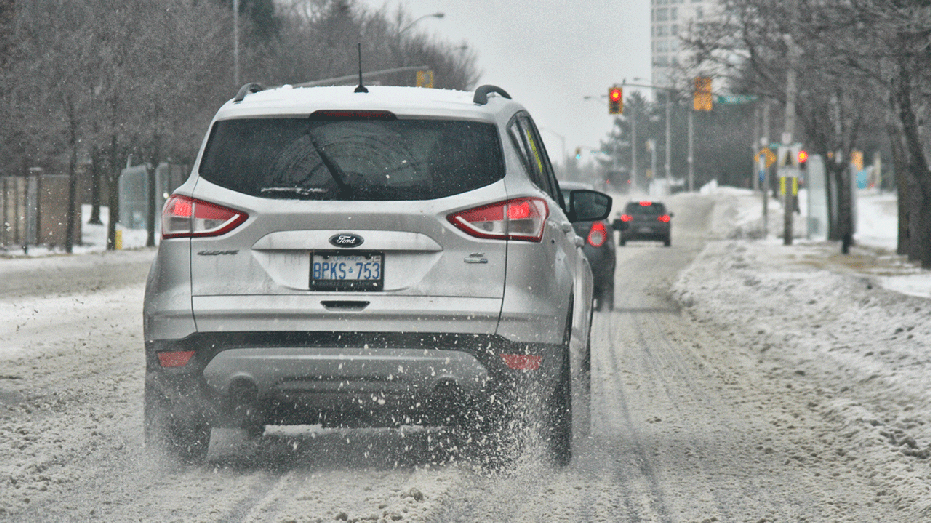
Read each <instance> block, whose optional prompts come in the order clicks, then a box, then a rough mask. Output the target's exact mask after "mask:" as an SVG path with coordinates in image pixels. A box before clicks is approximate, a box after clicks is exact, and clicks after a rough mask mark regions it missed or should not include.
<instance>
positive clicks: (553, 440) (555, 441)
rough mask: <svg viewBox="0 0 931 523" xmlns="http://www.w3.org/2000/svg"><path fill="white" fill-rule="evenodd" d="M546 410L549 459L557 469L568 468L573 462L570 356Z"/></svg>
mask: <svg viewBox="0 0 931 523" xmlns="http://www.w3.org/2000/svg"><path fill="white" fill-rule="evenodd" d="M546 410H547V417H548V420H549V423H548V424H547V432H548V434H546V436H547V450H548V451H549V458H550V459H551V460H552V462H553V464H554V465H556V466H557V467H565V466H568V465H569V463H570V462H571V461H572V387H571V372H570V369H569V358H568V354H567V355H566V358H565V361H564V362H563V370H562V372H561V374H560V378H559V383H558V384H557V385H556V389H555V390H554V391H553V394H552V396H550V399H549V401H548V402H547V409H546Z"/></svg>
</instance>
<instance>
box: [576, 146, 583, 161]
mask: <svg viewBox="0 0 931 523" xmlns="http://www.w3.org/2000/svg"><path fill="white" fill-rule="evenodd" d="M575 159H576V160H581V159H582V148H581V147H576V148H575Z"/></svg>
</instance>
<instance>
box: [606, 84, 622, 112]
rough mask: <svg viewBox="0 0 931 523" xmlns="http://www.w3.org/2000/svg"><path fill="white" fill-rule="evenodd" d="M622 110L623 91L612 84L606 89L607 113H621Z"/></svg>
mask: <svg viewBox="0 0 931 523" xmlns="http://www.w3.org/2000/svg"><path fill="white" fill-rule="evenodd" d="M623 112H624V91H622V90H621V88H620V87H618V86H616V85H615V86H614V87H612V88H610V89H608V114H621V113H623Z"/></svg>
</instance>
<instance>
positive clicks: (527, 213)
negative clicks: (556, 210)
mask: <svg viewBox="0 0 931 523" xmlns="http://www.w3.org/2000/svg"><path fill="white" fill-rule="evenodd" d="M547 216H549V207H547V206H546V201H544V200H543V199H542V198H516V199H513V200H508V201H505V202H498V203H493V204H491V205H484V206H482V207H476V208H474V209H468V210H465V211H460V212H457V213H454V214H450V215H449V216H447V217H446V219H447V220H449V222H450V223H452V224H453V225H455V226H456V227H458V228H459V229H460V230H462V231H463V232H465V233H466V234H468V235H470V236H475V237H476V238H487V239H490V240H522V241H529V242H539V241H540V240H541V239H543V229H544V227H545V226H546V218H547Z"/></svg>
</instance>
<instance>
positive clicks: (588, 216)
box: [569, 189, 611, 222]
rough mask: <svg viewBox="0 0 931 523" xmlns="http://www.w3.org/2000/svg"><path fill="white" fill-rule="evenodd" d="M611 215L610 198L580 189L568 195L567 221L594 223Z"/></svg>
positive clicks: (596, 192)
mask: <svg viewBox="0 0 931 523" xmlns="http://www.w3.org/2000/svg"><path fill="white" fill-rule="evenodd" d="M609 214H611V197H610V196H608V195H607V194H604V193H600V192H598V191H591V190H588V189H582V190H578V191H571V192H570V193H569V220H570V221H573V222H594V221H597V220H604V219H605V218H607V217H608V215H609Z"/></svg>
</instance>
